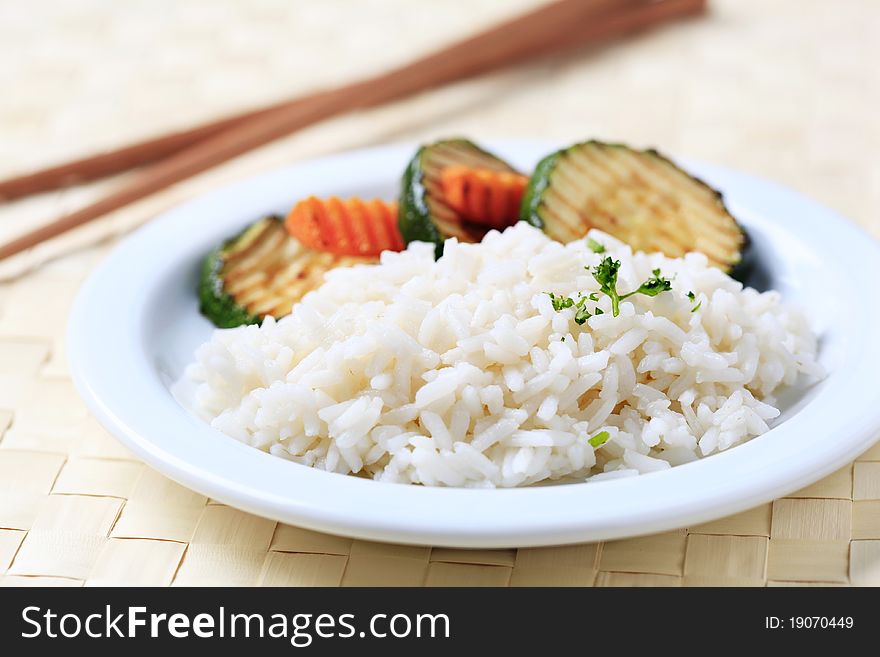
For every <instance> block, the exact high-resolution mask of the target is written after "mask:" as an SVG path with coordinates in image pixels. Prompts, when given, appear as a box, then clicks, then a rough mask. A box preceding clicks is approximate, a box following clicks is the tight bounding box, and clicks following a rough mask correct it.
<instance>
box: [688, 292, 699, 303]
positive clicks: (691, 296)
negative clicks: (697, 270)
mask: <svg viewBox="0 0 880 657" xmlns="http://www.w3.org/2000/svg"><path fill="white" fill-rule="evenodd" d="M687 298H688V299H690V300H691V301H695V300H696V298H697V295H696V294H694V293H693V291H691V292H688V293H687Z"/></svg>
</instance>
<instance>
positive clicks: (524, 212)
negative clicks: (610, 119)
mask: <svg viewBox="0 0 880 657" xmlns="http://www.w3.org/2000/svg"><path fill="white" fill-rule="evenodd" d="M617 149H620V152H621V153H628V154H631V155H633V156H635V158H644V161H645V162H647V161H650V160H654V161H655V162H656V163H657V164H660V165H662V166H663V167H665V168H666V169H667V170H669V171H675V172H677V173H678V174H682V176H684V177H686V178H687V179H689V180H690V181H691V183H693V185H692V186H691V187H690V188H689V189H691V190H692V191H694V190H702V191H694V193H696V194H699V195H700V196H701V197H703V199H704V203H705V204H707V205H714V206H715V208H714V210H713V211H712V213H713V214H715V215H717V216H719V217H725V218H726V221H727V222H728V227H729V228H730V229H731V231H729V232H730V234H731V235H733V234H735V233H733V232H732V229H733V227H734V226H735V227H736V230H737V231H738V232H739V235H740V237H739V245H738V247H737V248H736V250H735V251H736V252H735V253H729V254H728V256H729V257H728V258H726V259H725V260H724V261H723V262H720V263H718V264H719V266H721V268H722V269H724V270H725V271H727V272H728V273H730V274H731V275H735V276H736V277H737V278H740V280H741V277H743V276H746V275H748V273H749V271H750V265H749V262H750V261H751V251H752V249H750V243H751V240H749V238H748V235H747V234H746V232H745V230H744V229H743V227H742V226H741V225H740V224H739V223H738V222H736V220H735V219H734V218H733V217H732V216H731V215H730V212H729V211H728V209H727V207H726V205H725V203H724V199H723V196H722V194H721V193H720V192H719V191H718V190H715V189H713V188H712V187H710V186H709V185H708V184H706V183H705V182H704V181H702V180H700V179H699V178H696V177H694V176H692V175H690V174H689V173H687V172H686V171H684V170H682V169H681V167H679V166H678V165H677V164H675V163H674V162H673V161H672V160H670V159H669V158H667V157H666V156H665V155H663V154H661V153H660V152H658V151H657V150H656V149H647V150H643V151H641V150H637V149H633V148H631V147H630V146H628V145H626V144H622V143H609V142H602V141H598V140H588V141H584V142H580V143H577V144H573V145H572V146H568V147H566V148H563V149H560V150H558V151H556V152H554V153H551V154H549V155H547V156H546V157H544V158H543V159H542V160H541V161H540V162H539V163H538V165H537V166H536V167H535V170H534V172H533V174H532V176H531V178H530V179H529V183H528V185H527V186H526V190H525V193H524V195H523V201H522V205H521V206H520V220H521V221H526V222H528V223H529V224H531V225H533V226H535V227H538V228H541V229H542V230H545V232H548V233H551V236H552V233H553V231H552V230H548V226H547V219H548V216H547V215H548V209H547V206H546V203H547V198H548V196H549V194H548V192H549V190H550V189H551V188H552V185H553V178H554V174H555V173H556V171H557V167H559V166H560V164H561V163H563V162H565V161H566V160H568V158H569V157H573V156H577V154H578V153H579V152H587V151H588V150H589V152H592V153H593V154H603V156H604V154H613V153H614V152H615V151H616V150H617ZM597 157H598V155H597ZM590 166H593V167H595V169H594V170H600V167H599V165H598V164H597V163H596V162H595V161H593V162H591V163H590ZM573 168H574V169H577V167H576V166H573ZM607 173H609V175H610V171H607ZM679 182H681V181H679ZM628 184H630V185H632V190H633V191H635V192H639V191H642V192H645V191H646V190H649V191H651V187H650V185H649V184H648V183H646V182H645V181H644V180H640V181H638V182H629V181H628ZM618 185H619V183H618ZM676 187H677V189H676V190H675V191H677V192H679V193H683V192H682V189H681V188H682V187H683V185H682V184H678V185H677V186H676ZM611 189H614V187H613V186H611V187H609V190H611ZM602 191H603V192H605V193H606V194H607V193H608V190H602ZM707 199H711V201H710V200H707ZM587 200H591V201H595V202H596V204H598V206H599V210H600V211H601V210H607V209H608V208H605V207H603V206H602V202H603V200H607V199H603V198H602V195H601V194H596V198H593V199H590V198H588V199H587ZM583 212H584V211H579V214H581V219H582V221H583V222H584V230H583V234H586V232H587V231H588V230H589V228H591V227H594V226H593V224H592V222H591V219H590V217H589V216H584V215H583V214H582V213H583ZM666 218H667V219H668V217H666ZM655 219H657V220H661V221H662V220H663V219H664V217H663V216H660V217H658V218H655ZM614 220H615V221H614V223H613V225H612V227H611V228H606V227H603V226H595V227H598V228H600V229H602V230H606V232H608V233H610V234H612V235H615V230H614V229H613V228H618V224H622V225H621V226H619V228H620V230H621V231H622V232H623V234H619V235H615V236H617V237H620V238H621V239H622V240H623V241H625V242H630V241H631V240H630V239H626V237H627V236H626V235H625V232H626V230H627V229H631V228H632V227H631V226H630V227H627V226H626V223H627V221H626V220H627V217H625V216H624V217H614ZM576 237H577V235H573V234H569V235H567V236H566V238H567V239H563V241H567V240H568V239H574V238H576ZM680 237H681V236H680ZM728 237H730V236H728ZM556 238H557V239H559V238H558V237H556ZM730 239H733V238H730ZM684 242H687V239H686V238H685V239H684ZM633 246H634V248H638V245H637V244H634V245H633ZM685 246H690V247H694V246H695V245H694V244H693V243H691V244H685ZM658 250H659V249H658ZM687 250H694V248H689V249H687ZM670 255H672V254H670ZM676 255H677V254H676ZM710 260H711V258H710Z"/></svg>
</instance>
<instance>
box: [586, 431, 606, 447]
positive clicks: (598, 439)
mask: <svg viewBox="0 0 880 657" xmlns="http://www.w3.org/2000/svg"><path fill="white" fill-rule="evenodd" d="M609 438H611V434H609V433H608V432H607V431H600V432H599V433H597V434H596V435H595V436H593V437H592V438H590V439H589V440H588V441H587V442H588V443H590V445H592V446H593V447H594V448H595V449H598V448H599V447H601V446H602V445H604V444H605V443H607V442H608V439H609Z"/></svg>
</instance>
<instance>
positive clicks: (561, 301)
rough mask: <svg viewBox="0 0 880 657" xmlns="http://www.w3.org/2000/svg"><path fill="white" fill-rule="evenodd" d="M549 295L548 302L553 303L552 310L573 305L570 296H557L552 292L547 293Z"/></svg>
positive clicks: (557, 310)
mask: <svg viewBox="0 0 880 657" xmlns="http://www.w3.org/2000/svg"><path fill="white" fill-rule="evenodd" d="M547 294H548V295H549V296H550V303H552V304H553V310H555V311H556V312H559V311H560V310H562V309H563V308H571V307H572V306H573V305H574V300H573V299H571V298H570V297H558V296H556V295H555V294H553V293H552V292H548V293H547Z"/></svg>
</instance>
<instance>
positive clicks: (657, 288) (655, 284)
mask: <svg viewBox="0 0 880 657" xmlns="http://www.w3.org/2000/svg"><path fill="white" fill-rule="evenodd" d="M619 271H620V260H612V259H611V258H610V257H607V258H605V259H604V260H603V261H602V262H600V263H599V264H598V265H596V266H595V267H594V268H593V278H595V279H596V282H597V283H598V284H599V288H600V292H602V293H603V294H607V295H608V296H609V297H610V298H611V313H612V314H613V315H614V316H615V317H617V316H618V315H619V314H620V302H621V301H623V300H624V299H626V298H628V297H631V296H632V295H634V294H644V295H645V296H649V297H656V296H657V295H658V294H660V293H661V292H668V291H669V290H671V289H672V282H671V281H670V280H669V279H668V278H664V277H663V276H661V274H660V270H659V269H654V270H653V271H652V272H651V273H652V274H653V276H652V277H651V278H649V279H648V280H646V281H645V282H644V283H642V284H641V285H639V287H638V288H636V289H635V290H633V291H632V292H627V293H626V294H619V293H618V292H617V273H618V272H619ZM596 314H598V313H596Z"/></svg>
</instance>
